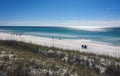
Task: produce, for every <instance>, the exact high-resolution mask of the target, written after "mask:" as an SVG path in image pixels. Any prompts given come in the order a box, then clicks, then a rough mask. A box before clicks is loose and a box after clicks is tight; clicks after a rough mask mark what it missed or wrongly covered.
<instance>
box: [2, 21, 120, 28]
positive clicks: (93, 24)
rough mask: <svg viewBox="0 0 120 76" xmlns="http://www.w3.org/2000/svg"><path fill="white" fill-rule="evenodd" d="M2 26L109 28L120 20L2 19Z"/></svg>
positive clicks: (119, 22) (118, 25)
mask: <svg viewBox="0 0 120 76" xmlns="http://www.w3.org/2000/svg"><path fill="white" fill-rule="evenodd" d="M0 25H1V26H60V27H75V28H107V27H120V20H106V21H102V20H72V21H64V22H57V21H55V22H52V21H51V22H43V21H2V22H0Z"/></svg>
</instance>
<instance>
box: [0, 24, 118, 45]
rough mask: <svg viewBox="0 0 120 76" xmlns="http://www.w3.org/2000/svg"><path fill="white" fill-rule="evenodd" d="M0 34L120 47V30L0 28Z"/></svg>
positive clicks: (31, 27)
mask: <svg viewBox="0 0 120 76" xmlns="http://www.w3.org/2000/svg"><path fill="white" fill-rule="evenodd" d="M0 32H7V33H10V32H16V33H21V32H23V33H24V34H26V35H34V36H41V37H48V38H53V37H54V38H58V39H84V40H94V41H98V42H104V43H109V44H112V45H120V28H103V30H101V31H89V30H87V29H86V30H80V29H74V28H68V27H67V28H65V27H37V26H36V27H33V26H29V27H28V26H9V27H8V26H0Z"/></svg>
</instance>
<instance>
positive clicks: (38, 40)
mask: <svg viewBox="0 0 120 76" xmlns="http://www.w3.org/2000/svg"><path fill="white" fill-rule="evenodd" d="M0 39H1V40H16V41H23V42H27V43H33V44H37V45H43V46H48V47H56V48H62V49H68V50H76V51H80V52H87V53H93V54H98V55H105V56H112V57H116V58H120V47H117V46H112V45H107V44H102V43H97V42H91V41H90V42H89V41H84V40H73V39H70V40H69V39H61V40H59V39H52V38H44V37H36V36H31V35H21V36H16V35H11V34H8V33H0ZM82 45H87V49H83V48H81V46H82Z"/></svg>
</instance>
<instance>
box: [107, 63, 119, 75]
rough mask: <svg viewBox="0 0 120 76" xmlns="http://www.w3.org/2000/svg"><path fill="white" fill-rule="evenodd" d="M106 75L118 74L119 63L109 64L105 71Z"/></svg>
mask: <svg viewBox="0 0 120 76" xmlns="http://www.w3.org/2000/svg"><path fill="white" fill-rule="evenodd" d="M105 74H106V76H120V66H119V65H115V64H112V65H109V66H108V67H107V68H106V71H105Z"/></svg>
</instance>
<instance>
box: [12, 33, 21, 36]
mask: <svg viewBox="0 0 120 76" xmlns="http://www.w3.org/2000/svg"><path fill="white" fill-rule="evenodd" d="M11 35H16V36H21V35H23V33H11Z"/></svg>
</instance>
